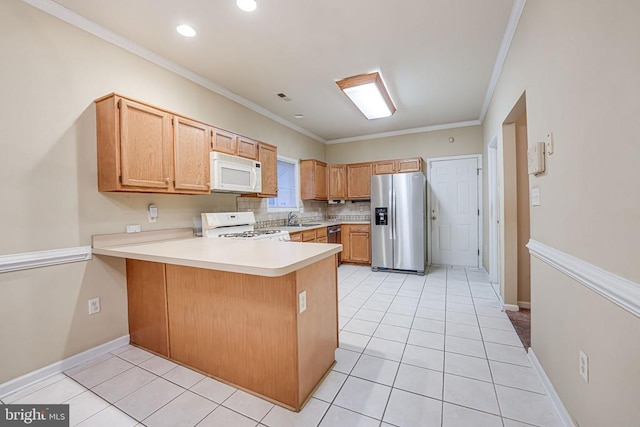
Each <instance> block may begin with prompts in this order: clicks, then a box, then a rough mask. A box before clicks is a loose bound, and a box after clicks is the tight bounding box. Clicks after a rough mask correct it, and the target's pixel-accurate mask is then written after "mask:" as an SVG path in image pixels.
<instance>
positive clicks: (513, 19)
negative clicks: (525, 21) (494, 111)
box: [479, 0, 527, 122]
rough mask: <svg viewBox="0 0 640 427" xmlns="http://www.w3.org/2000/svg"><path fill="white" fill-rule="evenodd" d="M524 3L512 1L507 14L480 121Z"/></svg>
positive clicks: (498, 76)
mask: <svg viewBox="0 0 640 427" xmlns="http://www.w3.org/2000/svg"><path fill="white" fill-rule="evenodd" d="M526 3H527V0H514V1H513V8H512V9H511V15H510V16H509V21H507V28H506V29H505V31H504V37H503V38H502V44H501V45H500V50H498V56H497V57H496V62H495V64H494V65H493V73H491V79H490V80H489V86H488V87H487V94H486V95H485V97H484V103H483V104H482V110H480V119H479V120H480V121H481V122H483V121H484V117H485V115H486V114H487V110H488V109H489V103H491V98H493V92H495V90H496V86H497V85H498V79H499V78H500V74H501V73H502V67H503V66H504V62H505V61H506V59H507V53H509V48H510V47H511V42H512V41H513V37H514V36H515V34H516V29H517V28H518V23H519V22H520V17H521V16H522V12H523V11H524V6H525V4H526Z"/></svg>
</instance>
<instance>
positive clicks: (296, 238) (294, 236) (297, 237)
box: [289, 232, 302, 242]
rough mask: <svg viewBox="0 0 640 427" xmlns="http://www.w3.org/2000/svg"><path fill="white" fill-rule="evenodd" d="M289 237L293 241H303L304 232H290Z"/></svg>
mask: <svg viewBox="0 0 640 427" xmlns="http://www.w3.org/2000/svg"><path fill="white" fill-rule="evenodd" d="M289 238H290V239H291V241H292V242H302V233H300V232H298V233H291V234H289Z"/></svg>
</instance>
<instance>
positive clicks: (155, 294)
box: [126, 259, 169, 357]
mask: <svg viewBox="0 0 640 427" xmlns="http://www.w3.org/2000/svg"><path fill="white" fill-rule="evenodd" d="M126 263H127V305H128V309H129V335H130V337H131V338H130V339H131V342H132V343H133V344H136V345H139V346H141V347H144V348H146V349H149V350H151V351H153V352H155V353H158V354H161V355H163V356H165V357H169V326H168V325H169V320H168V318H167V309H166V307H167V285H166V276H165V269H164V264H160V263H157V262H149V261H138V260H134V259H127V261H126Z"/></svg>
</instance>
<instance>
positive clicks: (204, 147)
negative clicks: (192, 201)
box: [173, 116, 210, 192]
mask: <svg viewBox="0 0 640 427" xmlns="http://www.w3.org/2000/svg"><path fill="white" fill-rule="evenodd" d="M209 131H210V127H209V126H207V125H205V124H202V123H199V122H195V121H193V120H189V119H185V118H182V117H177V116H176V117H174V119H173V157H174V159H173V161H174V165H175V179H174V182H173V185H174V188H175V189H176V190H186V191H198V192H209V179H210V176H209V163H210V162H209V144H208V139H209Z"/></svg>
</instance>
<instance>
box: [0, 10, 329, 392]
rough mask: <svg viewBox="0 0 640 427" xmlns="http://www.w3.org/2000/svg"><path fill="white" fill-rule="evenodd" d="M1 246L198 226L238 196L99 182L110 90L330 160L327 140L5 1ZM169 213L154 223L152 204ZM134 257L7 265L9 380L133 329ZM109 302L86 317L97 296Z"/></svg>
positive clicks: (0, 359)
mask: <svg viewBox="0 0 640 427" xmlns="http://www.w3.org/2000/svg"><path fill="white" fill-rule="evenodd" d="M0 53H1V55H0V56H1V58H2V66H1V67H0V82H1V83H0V85H1V88H2V90H1V93H2V115H1V117H2V118H1V119H0V120H2V126H0V129H1V130H0V144H2V156H0V182H2V193H3V194H2V198H3V199H2V204H0V213H1V218H2V222H0V235H1V236H2V238H1V239H0V255H6V254H14V253H20V252H29V251H37V250H46V249H59V248H65V247H74V246H82V245H89V244H90V237H91V235H93V234H100V233H116V232H123V231H124V227H125V225H126V224H141V226H142V229H143V230H150V229H166V228H174V227H190V226H192V218H193V217H197V216H198V215H199V214H200V212H203V211H224V210H234V211H235V210H236V200H235V199H236V196H234V195H212V196H178V195H150V194H110V193H99V192H98V191H97V179H96V137H95V132H96V130H95V108H94V104H93V100H94V99H96V98H98V97H100V96H103V95H105V94H108V93H110V92H119V93H121V94H123V95H126V96H129V97H133V98H136V99H140V100H144V101H146V102H149V103H151V104H154V105H157V106H160V107H163V108H166V109H169V110H172V111H175V112H179V113H181V114H184V115H187V116H190V117H193V118H196V119H199V120H202V121H205V122H207V123H210V124H213V125H216V126H220V127H223V128H225V129H229V130H232V131H235V132H238V133H241V134H244V135H246V136H249V137H252V138H256V139H258V140H263V141H265V142H269V143H272V144H275V145H277V146H278V150H279V153H280V154H284V155H286V156H289V157H293V158H299V157H312V158H317V159H324V156H325V146H324V145H323V144H320V143H317V142H315V141H312V140H310V139H309V138H307V137H305V136H302V135H301V134H299V133H297V132H294V131H292V130H290V129H288V128H286V127H283V126H281V125H280V124H278V123H275V122H273V121H271V120H269V119H267V118H265V117H264V116H261V115H258V114H256V113H254V112H252V111H249V110H247V109H246V108H244V107H242V106H240V105H238V104H236V103H234V102H231V101H229V100H227V99H226V98H223V97H221V96H218V95H216V94H214V93H212V92H210V91H208V90H205V89H203V88H202V87H200V86H198V85H196V84H194V83H192V82H190V81H187V80H185V79H183V78H181V77H178V76H176V75H175V74H172V73H170V72H168V71H166V70H164V69H162V68H159V67H157V66H155V65H153V64H151V63H149V62H147V61H145V60H143V59H141V58H139V57H137V56H134V55H132V54H129V53H127V52H125V51H124V50H122V49H120V48H117V47H115V46H113V45H110V44H108V43H106V42H104V41H101V40H99V39H97V38H95V37H93V36H91V35H89V34H87V33H85V32H83V31H81V30H79V29H77V28H75V27H72V26H70V25H68V24H66V23H64V22H62V21H60V20H58V19H56V18H53V17H51V16H49V15H47V14H45V13H43V12H41V11H39V10H37V9H34V8H32V7H31V6H29V5H27V4H26V3H23V2H22V1H19V0H6V1H2V2H0ZM149 203H155V204H156V205H157V206H158V209H159V218H158V221H157V222H156V223H155V224H149V223H148V222H147V217H146V208H147V205H148V204H149ZM123 272H124V264H123V262H121V261H114V260H110V259H109V258H106V257H103V258H100V257H96V258H94V259H93V260H92V261H90V262H86V263H75V264H66V265H60V266H55V267H47V268H40V269H33V270H26V271H20V272H12V273H5V274H0V342H1V343H3V344H2V351H0V383H2V382H5V381H7V380H10V379H13V378H16V377H18V376H20V375H22V374H24V373H27V372H30V371H33V370H35V369H38V368H40V367H42V366H46V365H48V364H50V363H53V362H56V361H59V360H61V359H63V358H65V357H69V356H71V355H73V354H76V353H78V352H80V351H83V350H86V349H88V348H91V347H94V346H96V345H98V344H101V343H104V342H107V341H109V340H111V339H114V338H117V337H120V336H122V335H125V334H127V319H126V290H125V284H124V276H123ZM96 296H99V297H100V298H101V302H102V312H101V313H100V314H98V315H94V316H88V314H87V299H88V298H91V297H96Z"/></svg>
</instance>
